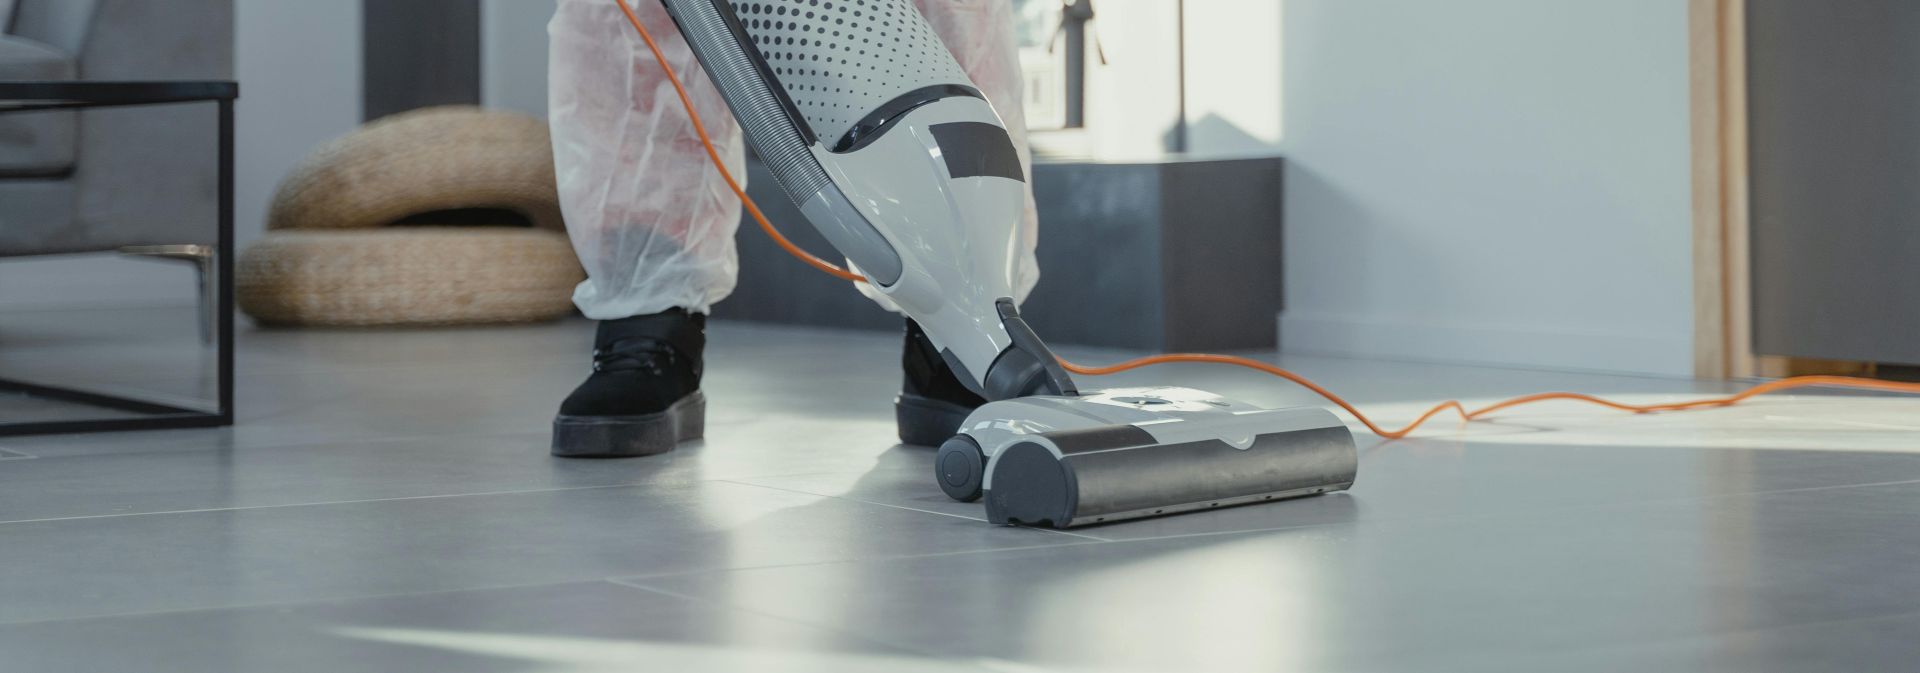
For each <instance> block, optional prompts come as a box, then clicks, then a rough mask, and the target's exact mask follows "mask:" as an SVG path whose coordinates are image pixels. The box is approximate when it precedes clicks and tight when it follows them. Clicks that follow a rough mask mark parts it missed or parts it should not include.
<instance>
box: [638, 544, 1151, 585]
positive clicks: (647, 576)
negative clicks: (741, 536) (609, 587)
mask: <svg viewBox="0 0 1920 673" xmlns="http://www.w3.org/2000/svg"><path fill="white" fill-rule="evenodd" d="M1154 539H1157V538H1154ZM1144 541H1145V540H1088V541H1086V542H1063V543H1058V544H1029V545H1018V546H1013V547H995V548H992V549H957V550H954V551H944V552H933V553H929V554H899V555H894V556H873V557H868V558H842V559H828V560H824V561H800V562H796V563H771V564H767V565H757V566H742V567H738V568H708V569H703V570H679V571H673V572H664V573H643V574H639V575H618V576H615V577H610V578H607V579H619V580H632V581H645V580H659V579H668V578H675V577H690V576H694V575H705V574H711V573H734V572H747V571H757V570H782V569H789V568H806V567H811V566H829V565H841V564H849V563H876V562H888V563H891V562H894V561H918V560H923V559H936V558H945V557H948V556H966V555H969V554H997V553H1001V552H1021V551H1039V550H1042V549H1061V548H1064V547H1085V546H1093V545H1105V544H1126V543H1129V542H1144Z"/></svg>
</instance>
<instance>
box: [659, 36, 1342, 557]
mask: <svg viewBox="0 0 1920 673" xmlns="http://www.w3.org/2000/svg"><path fill="white" fill-rule="evenodd" d="M661 2H662V3H663V4H665V6H666V8H667V12H668V14H669V15H671V16H672V17H673V20H674V22H675V23H676V24H677V25H678V27H679V29H680V32H681V34H682V35H683V36H684V37H685V38H686V41H687V43H688V44H689V45H690V46H691V48H692V51H693V53H694V55H695V57H696V58H698V59H699V61H700V64H701V65H702V66H703V67H704V68H705V69H706V71H707V74H708V76H710V77H711V78H712V79H713V82H714V84H715V85H716V87H717V88H718V90H719V92H720V94H721V97H722V98H723V99H725V100H726V102H727V106H728V107H729V108H730V109H731V110H732V111H733V115H734V117H735V118H736V119H738V120H739V122H740V127H741V130H742V133H743V135H744V136H745V137H746V140H747V143H748V144H749V145H750V146H751V147H752V148H753V150H754V152H755V153H756V154H758V155H759V157H760V158H761V160H762V161H763V162H765V164H766V166H767V168H768V170H769V172H771V173H772V175H773V177H774V179H775V180H776V181H777V182H779V184H780V186H781V188H782V189H783V190H784V191H785V192H786V194H787V196H788V197H789V198H791V199H792V200H793V202H794V204H796V205H797V206H798V207H799V210H800V212H801V213H802V214H803V215H804V216H805V218H806V220H807V222H808V223H809V224H811V225H812V226H813V227H814V228H815V229H816V230H818V231H819V232H820V234H821V235H822V236H823V237H825V238H826V239H827V241H828V242H830V243H831V244H832V245H833V247H834V248H835V249H837V250H838V251H839V252H840V253H841V254H842V255H845V256H846V258H847V260H848V261H849V262H850V263H851V264H852V266H853V267H854V268H855V269H857V270H858V272H859V273H860V274H862V275H864V276H865V278H866V280H867V282H868V283H870V284H871V285H872V286H873V287H874V288H876V289H878V290H879V291H880V292H881V293H882V294H884V295H885V296H886V297H887V298H888V299H890V300H891V301H892V302H893V303H894V304H895V305H896V306H898V307H899V308H900V309H901V310H902V311H903V312H905V313H906V314H907V316H908V317H910V318H912V319H914V320H915V321H918V322H919V323H920V325H921V326H922V327H923V328H924V329H925V330H926V333H927V336H928V337H929V338H930V339H931V340H932V341H933V343H934V345H935V346H936V347H938V348H939V349H940V354H941V356H942V357H943V358H944V359H945V360H946V362H947V364H948V365H949V366H951V367H952V368H953V371H954V373H955V374H956V375H957V376H958V377H959V379H960V380H961V381H962V382H963V383H964V384H966V385H967V386H968V387H970V388H971V389H972V390H973V391H974V392H975V393H978V394H979V395H980V396H981V397H983V398H986V399H987V400H989V402H988V403H987V404H984V405H982V406H981V407H980V408H978V409H977V410H975V411H974V412H973V413H972V414H971V415H969V416H968V417H967V419H966V421H965V422H964V423H963V424H962V425H961V427H960V432H959V434H957V435H955V436H954V437H953V438H952V439H949V440H947V441H946V442H945V443H944V444H943V445H942V446H941V447H940V449H939V452H938V454H937V455H936V457H935V461H934V465H935V469H934V473H935V474H934V477H935V480H936V481H937V483H938V484H939V486H940V488H941V489H942V490H943V491H945V492H946V494H947V495H949V496H951V497H953V498H954V499H957V500H961V501H972V500H975V499H981V498H984V499H985V500H986V511H987V519H988V520H989V521H991V522H993V523H996V524H1024V525H1048V526H1053V527H1056V528H1068V527H1073V526H1081V525H1087V524H1097V523H1107V522H1114V521H1121V520H1125V519H1133V518H1139V517H1147V516H1154V515H1160V514H1172V513H1176V512H1185V511H1192V510H1200V509H1209V508H1216V507H1227V506H1231V505H1240V504H1247V503H1255V502H1264V501H1270V500H1279V499H1284V498H1291V497H1297V496H1306V495H1314V494H1320V493H1327V492H1331V491H1339V490H1343V489H1346V488H1348V487H1349V486H1351V485H1352V484H1353V481H1354V476H1355V474H1356V472H1357V471H1358V455H1357V451H1356V450H1355V446H1354V441H1353V435H1352V433H1351V432H1350V431H1348V429H1347V427H1346V425H1345V424H1344V423H1342V422H1341V421H1340V419H1339V418H1338V417H1336V416H1334V415H1333V413H1331V412H1329V411H1327V410H1325V409H1320V408H1314V407H1303V408H1290V409H1263V408H1259V407H1256V406H1253V405H1250V404H1246V403H1243V402H1238V401H1235V400H1230V399H1226V398H1223V397H1220V396H1218V395H1214V394H1211V393H1207V392H1203V391H1199V390H1193V389H1188V388H1174V387H1161V388H1127V389H1115V390H1103V391H1084V392H1083V391H1081V390H1080V389H1079V388H1078V387H1077V386H1076V385H1075V383H1074V381H1073V379H1072V378H1070V377H1069V376H1068V374H1067V372H1066V371H1065V370H1063V369H1062V367H1061V365H1060V363H1059V362H1058V360H1056V359H1055V357H1054V355H1053V353H1052V352H1051V351H1049V350H1048V348H1047V346H1046V344H1045V343H1043V342H1042V341H1041V340H1040V338H1039V336H1038V335H1036V334H1034V332H1033V330H1032V329H1031V328H1029V327H1028V325H1027V323H1026V322H1025V321H1024V320H1023V319H1022V318H1021V316H1020V312H1019V311H1018V310H1017V308H1016V307H1015V306H1014V302H1013V300H1012V299H1011V298H1010V297H1012V295H1013V269H1014V250H1016V249H1017V248H1016V240H1017V239H1016V237H1017V229H1016V226H1017V223H1018V222H1019V221H1020V218H1021V216H1022V214H1023V211H1024V209H1025V204H1026V187H1025V185H1024V184H1023V183H1024V182H1025V181H1026V180H1027V179H1028V177H1027V176H1026V175H1025V174H1024V171H1023V170H1022V168H1021V164H1020V160H1019V156H1018V154H1017V153H1016V151H1015V149H1014V145H1013V141H1012V139H1011V138H1010V137H1009V136H1008V135H1007V131H1006V127H1005V124H1004V122H1003V121H1002V120H1001V118H1000V116H999V115H998V114H997V113H995V111H994V109H993V106H992V105H990V104H988V102H987V100H986V97H985V96H983V95H982V94H981V93H980V91H979V90H978V89H976V88H975V87H974V85H973V82H972V80H971V79H970V78H968V76H967V74H966V73H965V72H964V71H963V70H962V69H961V68H960V65H959V63H957V62H955V61H954V59H953V56H952V54H951V53H950V52H949V51H948V50H947V48H946V46H945V45H944V44H942V43H941V41H940V38H939V36H938V35H936V34H935V33H934V31H933V29H932V27H931V26H929V25H928V24H927V22H926V20H925V19H924V18H923V17H921V15H920V13H919V11H918V10H916V9H915V8H914V7H913V4H912V2H911V0H825V1H823V0H733V1H729V0H661Z"/></svg>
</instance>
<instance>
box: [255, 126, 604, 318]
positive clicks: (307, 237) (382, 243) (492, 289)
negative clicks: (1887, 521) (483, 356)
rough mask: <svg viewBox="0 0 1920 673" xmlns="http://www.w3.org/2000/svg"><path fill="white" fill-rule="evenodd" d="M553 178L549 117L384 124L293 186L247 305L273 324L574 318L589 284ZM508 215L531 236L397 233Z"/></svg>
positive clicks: (308, 167)
mask: <svg viewBox="0 0 1920 673" xmlns="http://www.w3.org/2000/svg"><path fill="white" fill-rule="evenodd" d="M553 180H554V178H553V150H552V149H551V147H550V146H549V144H548V135H547V125H546V122H545V121H542V120H540V119H539V118H536V117H530V116H527V115H522V114H515V113H511V112H496V111H488V110H482V109H479V108H474V107H464V106H462V107H438V108H427V109H423V110H415V111H412V112H407V113H403V114H397V115H393V116H391V117H386V118H383V119H380V120H378V121H375V122H373V123H371V124H368V125H366V126H365V127H362V128H361V129H359V130H357V131H354V132H353V133H351V134H348V135H347V136H345V137H343V138H340V139H339V140H335V141H333V142H330V143H327V144H326V145H324V146H322V147H321V148H320V149H318V150H315V151H314V153H313V154H312V155H311V156H309V157H307V160H306V161H305V162H303V163H302V164H301V165H300V167H299V168H297V169H295V170H294V171H293V173H291V174H290V175H288V176H287V178H286V179H285V180H283V181H282V182H281V183H280V189H279V191H278V192H276V193H275V194H274V198H273V206H272V208H271V211H270V212H269V213H268V216H267V228H268V229H269V231H268V232H267V235H266V236H264V237H262V238H261V239H260V240H259V241H258V242H256V243H254V244H253V245H252V247H249V248H248V249H247V251H246V252H245V253H243V254H241V255H240V258H239V259H238V260H236V263H235V270H234V294H235V298H236V299H237V300H238V303H239V305H240V310H242V311H245V312H246V314H247V315H249V316H252V317H253V319H254V321H255V322H258V323H260V324H262V325H268V326H305V325H317V326H365V325H464V324H480V323H512V322H532V321H538V320H550V319H554V318H559V317H562V316H565V315H566V314H567V313H568V312H569V311H571V310H572V307H573V306H572V296H573V287H574V285H576V284H578V283H579V282H580V281H581V280H582V279H583V278H585V274H584V273H583V272H582V271H581V270H580V263H579V261H578V260H576V259H575V257H574V254H573V247H572V246H571V245H569V244H568V242H567V238H566V235H565V234H563V233H561V232H562V230H563V227H562V223H561V219H560V207H559V196H558V194H557V193H556V190H555V188H554V182H553ZM500 210H504V211H510V212H512V213H514V214H517V215H518V216H519V218H520V219H522V220H524V221H522V222H518V223H516V224H519V225H522V226H499V227H466V226H461V227H453V226H395V225H396V223H406V222H414V221H424V222H429V223H432V222H435V221H440V222H450V221H461V222H470V223H476V224H492V223H493V222H491V221H487V218H488V217H490V216H491V214H492V213H491V211H500ZM448 211H466V213H467V214H466V216H465V217H452V216H451V214H450V213H449V212H448ZM475 213H479V215H478V219H480V220H481V221H479V222H472V220H474V219H475V218H476V216H475V215H474V214H475ZM443 217H445V218H448V219H444V220H442V219H440V218H443ZM410 218H411V219H410ZM508 219H513V218H508ZM526 224H531V225H532V227H533V228H527V227H526V226H524V225H526Z"/></svg>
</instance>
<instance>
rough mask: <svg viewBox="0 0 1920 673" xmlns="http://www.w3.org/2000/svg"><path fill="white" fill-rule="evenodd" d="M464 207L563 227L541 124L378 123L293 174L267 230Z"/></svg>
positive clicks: (417, 115)
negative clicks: (517, 216)
mask: <svg viewBox="0 0 1920 673" xmlns="http://www.w3.org/2000/svg"><path fill="white" fill-rule="evenodd" d="M470 208H487V209H499V210H509V211H513V212H515V213H518V214H520V215H521V216H524V217H525V218H526V219H527V220H528V221H529V222H532V223H533V226H534V227H536V228H540V229H551V230H554V231H559V230H560V229H561V228H562V226H561V220H560V199H559V196H558V193H557V192H556V190H555V189H554V182H553V148H552V145H551V144H550V141H549V140H548V135H547V124H546V122H544V121H541V120H540V119H539V118H536V117H531V116H528V115H521V114H514V113H510V112H498V111H490V110H482V109H480V108H475V107H463V106H454V107H435V108H426V109H422V110H414V111H412V112H404V113H401V114H397V115H393V116H391V117H384V118H381V119H380V120H378V121H375V122H373V123H371V124H368V125H366V126H365V127H362V128H361V129H360V130H358V131H354V132H353V133H351V134H348V135H346V136H345V137H342V138H340V139H338V140H334V141H333V142H330V143H327V144H326V145H323V146H321V147H320V149H318V150H315V151H314V153H313V154H312V155H310V156H308V157H307V159H306V161H304V162H302V163H301V164H300V166H299V167H298V168H295V169H294V170H293V172H292V173H291V174H289V175H288V176H287V178H286V180H284V181H282V182H281V183H280V189H279V191H278V192H276V193H275V194H274V197H273V206H272V208H271V209H270V210H269V211H268V215H267V228H268V229H369V228H373V227H384V226H387V225H389V224H392V223H394V222H397V221H399V220H402V219H405V218H407V217H410V216H413V215H418V214H421V213H429V212H434V211H443V210H460V209H470Z"/></svg>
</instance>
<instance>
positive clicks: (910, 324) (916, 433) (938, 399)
mask: <svg viewBox="0 0 1920 673" xmlns="http://www.w3.org/2000/svg"><path fill="white" fill-rule="evenodd" d="M900 368H901V369H903V370H905V372H906V376H905V381H904V382H903V383H902V384H901V385H900V396H899V397H896V398H894V400H893V416H894V420H895V421H897V422H898V423H899V425H900V442H901V443H902V444H918V445H921V446H939V445H940V443H941V442H945V441H947V439H949V438H951V437H953V435H954V434H955V433H957V432H959V431H960V423H961V422H963V421H965V420H967V414H970V413H973V410H974V408H976V407H979V406H980V405H982V404H986V402H987V401H986V400H985V399H982V398H981V397H980V396H979V395H976V394H974V392H973V391H972V390H970V389H968V388H967V387H966V385H964V384H962V383H960V379H959V377H956V376H954V374H953V370H952V369H950V368H948V367H947V361H946V360H943V359H941V358H940V349H938V348H934V347H933V341H931V340H929V339H927V333H926V332H923V331H921V330H920V325H919V324H918V323H915V322H914V321H912V320H908V321H907V343H906V347H905V348H904V349H902V352H901V354H900Z"/></svg>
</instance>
